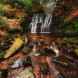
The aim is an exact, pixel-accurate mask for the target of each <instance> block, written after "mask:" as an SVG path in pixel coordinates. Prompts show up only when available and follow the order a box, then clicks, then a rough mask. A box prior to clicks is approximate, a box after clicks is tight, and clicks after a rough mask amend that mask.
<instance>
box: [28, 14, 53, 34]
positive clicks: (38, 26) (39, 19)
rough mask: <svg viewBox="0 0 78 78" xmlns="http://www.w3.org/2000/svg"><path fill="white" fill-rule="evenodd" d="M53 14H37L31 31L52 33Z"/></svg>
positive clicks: (31, 25) (33, 19)
mask: <svg viewBox="0 0 78 78" xmlns="http://www.w3.org/2000/svg"><path fill="white" fill-rule="evenodd" d="M51 23H52V16H51V15H46V16H45V17H44V16H43V15H39V14H35V15H34V16H33V17H32V22H31V24H30V29H31V33H50V26H51Z"/></svg>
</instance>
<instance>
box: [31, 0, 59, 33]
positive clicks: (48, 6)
mask: <svg viewBox="0 0 78 78" xmlns="http://www.w3.org/2000/svg"><path fill="white" fill-rule="evenodd" d="M57 1H58V0H48V1H47V0H46V1H44V0H40V4H41V5H42V6H43V8H45V9H44V12H45V15H44V14H34V15H33V17H32V21H31V24H30V31H31V33H51V29H50V28H51V24H52V19H53V18H52V17H53V16H52V14H53V11H54V9H55V7H56V4H57Z"/></svg>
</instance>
